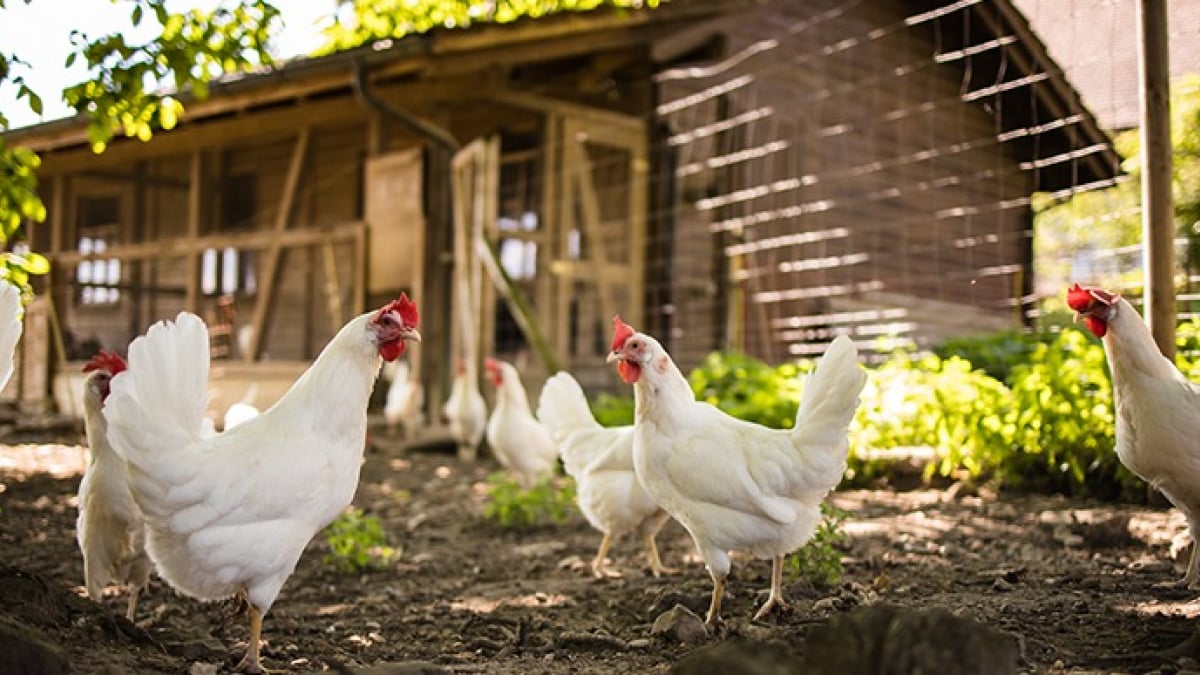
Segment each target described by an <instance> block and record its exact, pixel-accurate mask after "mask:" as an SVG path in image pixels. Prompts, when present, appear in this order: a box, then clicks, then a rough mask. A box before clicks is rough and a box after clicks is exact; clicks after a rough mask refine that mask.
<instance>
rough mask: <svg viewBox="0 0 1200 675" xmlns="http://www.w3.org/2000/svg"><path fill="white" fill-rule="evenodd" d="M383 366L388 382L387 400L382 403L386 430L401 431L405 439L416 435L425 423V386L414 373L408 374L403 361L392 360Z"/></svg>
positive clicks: (406, 365)
mask: <svg viewBox="0 0 1200 675" xmlns="http://www.w3.org/2000/svg"><path fill="white" fill-rule="evenodd" d="M388 366H389V367H386V368H384V371H385V374H386V375H387V376H388V379H389V384H388V390H387V400H385V401H384V404H383V417H384V419H385V420H387V425H388V431H390V432H392V433H395V431H396V430H397V429H399V430H400V431H401V433H402V434H403V436H404V438H405V439H406V440H412V439H414V438H416V437H417V432H419V431H420V430H421V427H422V425H424V424H425V413H424V412H423V410H422V409H423V408H424V407H425V388H424V387H422V386H421V380H420V378H418V377H416V374H415V373H414V374H412V375H411V376H410V375H409V368H408V364H407V363H405V362H404V361H394V362H392V363H389V364H388Z"/></svg>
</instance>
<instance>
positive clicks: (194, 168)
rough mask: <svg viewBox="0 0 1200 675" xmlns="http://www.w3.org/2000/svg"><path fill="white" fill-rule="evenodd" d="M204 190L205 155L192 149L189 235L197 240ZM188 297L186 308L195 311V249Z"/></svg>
mask: <svg viewBox="0 0 1200 675" xmlns="http://www.w3.org/2000/svg"><path fill="white" fill-rule="evenodd" d="M203 191H204V155H203V153H201V151H200V150H193V151H192V159H191V164H190V169H189V170H188V200H187V236H188V239H189V240H191V241H195V240H196V239H197V238H198V237H199V236H200V208H201V199H202V195H203ZM187 272H188V276H187V299H186V301H185V302H184V305H183V306H184V309H186V310H187V311H189V312H193V313H194V312H195V311H196V307H197V306H199V304H200V254H199V253H197V252H195V251H193V252H192V253H191V254H189V255H188V257H187Z"/></svg>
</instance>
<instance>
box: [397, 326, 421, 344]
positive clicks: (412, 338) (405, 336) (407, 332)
mask: <svg viewBox="0 0 1200 675" xmlns="http://www.w3.org/2000/svg"><path fill="white" fill-rule="evenodd" d="M400 339H401V340H408V341H409V342H420V341H421V334H420V333H418V332H417V329H416V328H405V329H404V332H403V333H401V334H400Z"/></svg>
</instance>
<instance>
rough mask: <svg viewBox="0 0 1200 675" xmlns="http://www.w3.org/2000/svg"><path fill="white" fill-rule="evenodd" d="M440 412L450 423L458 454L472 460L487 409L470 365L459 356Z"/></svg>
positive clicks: (485, 422)
mask: <svg viewBox="0 0 1200 675" xmlns="http://www.w3.org/2000/svg"><path fill="white" fill-rule="evenodd" d="M442 415H444V416H445V418H446V422H447V423H448V424H449V425H450V435H451V436H452V437H453V438H454V442H455V443H456V444H457V445H458V458H459V459H461V460H463V461H466V462H472V461H475V457H476V456H477V455H478V453H479V444H480V443H482V442H483V435H484V432H485V431H486V429H487V423H488V409H487V402H486V401H484V400H483V394H481V393H479V383H478V382H477V380H476V378H475V376H474V374H473V371H472V369H470V368H468V367H467V364H466V362H465V361H463V360H461V359H460V360H459V362H458V364H457V365H456V366H455V369H454V381H453V382H451V383H450V398H448V399H447V400H446V404H445V405H444V406H442Z"/></svg>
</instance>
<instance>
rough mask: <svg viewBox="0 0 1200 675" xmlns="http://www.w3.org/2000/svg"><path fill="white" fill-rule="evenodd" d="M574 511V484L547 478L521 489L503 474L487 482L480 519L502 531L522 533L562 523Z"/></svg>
mask: <svg viewBox="0 0 1200 675" xmlns="http://www.w3.org/2000/svg"><path fill="white" fill-rule="evenodd" d="M574 507H575V482H574V481H573V480H571V479H570V478H569V477H565V476H558V475H554V476H547V477H545V478H542V479H541V480H539V481H538V482H537V483H535V484H534V485H533V487H531V488H529V489H524V488H522V487H521V486H520V484H518V483H517V481H516V480H515V479H513V477H512V476H511V475H509V474H508V473H507V472H505V471H496V472H494V473H492V474H490V475H489V476H488V478H487V502H486V503H484V505H483V517H484V518H487V519H488V520H492V521H495V522H496V523H498V524H499V525H500V526H501V527H504V528H508V529H516V530H522V529H527V528H530V527H533V526H534V525H540V524H543V523H561V522H563V521H565V520H566V519H567V516H568V515H569V514H570V512H571V509H573V508H574Z"/></svg>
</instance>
